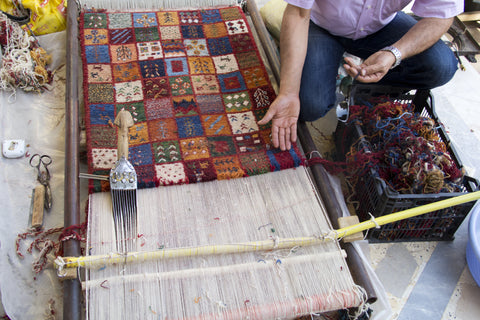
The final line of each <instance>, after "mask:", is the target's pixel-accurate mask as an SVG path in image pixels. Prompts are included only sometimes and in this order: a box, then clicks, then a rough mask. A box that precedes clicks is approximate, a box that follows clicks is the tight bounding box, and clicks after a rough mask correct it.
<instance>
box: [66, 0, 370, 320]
mask: <svg viewBox="0 0 480 320" xmlns="http://www.w3.org/2000/svg"><path fill="white" fill-rule="evenodd" d="M243 9H244V11H245V12H246V14H247V16H249V17H250V18H251V20H252V23H253V26H252V27H253V28H254V29H255V31H256V33H257V34H258V37H259V39H260V42H261V44H260V45H261V46H262V47H263V49H264V51H265V53H266V56H267V59H268V63H269V65H270V67H271V70H272V73H273V75H274V77H275V78H276V80H277V81H278V82H279V79H280V59H279V57H278V53H277V49H276V46H275V44H274V43H273V41H272V39H271V38H270V37H269V33H268V31H267V29H266V27H265V25H264V24H263V20H262V18H261V16H260V13H259V11H258V8H257V6H256V3H255V0H247V1H246V5H245V6H244V8H243ZM78 12H79V8H78V5H77V2H76V1H70V2H69V5H68V7H67V41H66V64H67V75H66V91H65V128H66V129H65V186H64V189H65V195H64V226H65V227H69V226H72V225H79V224H80V223H81V212H80V211H81V210H80V207H81V206H80V200H81V199H80V181H79V174H80V165H79V152H80V147H79V145H80V131H81V130H80V115H79V110H80V109H79V108H80V107H81V106H80V103H79V97H80V94H79V92H80V90H79V85H78V79H79V77H80V76H81V75H80V74H79V72H78V66H79V65H81V59H80V56H79V49H80V46H79V41H78ZM298 137H299V141H300V144H301V146H302V148H303V150H304V152H305V153H306V154H311V155H312V157H320V155H319V154H318V152H313V151H316V150H317V149H316V146H315V144H314V142H313V139H312V137H311V135H310V132H309V131H308V128H307V125H306V123H299V125H298ZM310 171H311V175H312V178H313V181H314V183H315V186H316V188H317V191H318V192H319V194H320V196H321V198H322V201H323V203H324V205H325V208H326V211H327V213H328V216H329V219H330V222H331V224H332V226H333V228H334V229H338V228H339V225H338V218H339V217H341V216H342V209H341V207H340V204H339V203H338V200H337V199H336V198H335V196H334V195H333V194H332V192H331V190H332V186H331V184H330V180H329V177H328V174H327V172H326V171H325V169H324V168H323V166H322V165H320V164H316V165H313V166H311V167H310ZM341 247H342V249H344V250H345V251H346V253H347V264H348V267H349V269H350V272H351V275H352V277H353V280H354V281H355V283H356V284H358V285H359V286H361V287H362V288H364V289H365V291H366V293H367V302H368V303H373V302H375V301H376V299H377V298H376V293H375V290H374V288H373V285H372V283H371V280H370V278H369V276H368V273H367V271H366V268H365V266H364V265H363V261H362V259H361V258H360V256H359V255H358V253H357V252H356V250H355V248H354V247H353V245H352V244H351V243H344V242H341ZM64 254H65V256H80V255H81V252H80V243H79V241H78V240H74V239H70V240H67V241H65V242H64ZM81 290H82V288H81V284H80V282H79V281H78V279H67V280H64V281H63V291H64V295H63V297H64V298H63V318H64V319H71V320H77V319H82V308H81V298H82V291H81Z"/></svg>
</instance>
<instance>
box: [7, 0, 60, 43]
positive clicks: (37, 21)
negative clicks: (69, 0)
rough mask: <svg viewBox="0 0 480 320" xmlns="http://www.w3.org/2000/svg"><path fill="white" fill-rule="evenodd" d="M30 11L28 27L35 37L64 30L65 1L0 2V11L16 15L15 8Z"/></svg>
mask: <svg viewBox="0 0 480 320" xmlns="http://www.w3.org/2000/svg"><path fill="white" fill-rule="evenodd" d="M19 7H20V8H21V7H23V8H24V9H30V12H31V15H30V22H29V23H28V26H29V28H30V30H31V31H32V32H33V33H34V34H35V35H42V34H47V33H53V32H58V31H62V30H65V28H66V19H65V15H66V0H0V10H2V11H5V12H7V13H10V14H14V15H15V14H18V12H17V10H16V9H17V8H19Z"/></svg>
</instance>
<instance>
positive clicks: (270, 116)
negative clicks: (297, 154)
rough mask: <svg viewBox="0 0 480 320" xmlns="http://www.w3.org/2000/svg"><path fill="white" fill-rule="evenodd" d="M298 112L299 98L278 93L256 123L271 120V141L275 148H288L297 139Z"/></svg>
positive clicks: (263, 123) (264, 122) (261, 123)
mask: <svg viewBox="0 0 480 320" xmlns="http://www.w3.org/2000/svg"><path fill="white" fill-rule="evenodd" d="M299 113H300V100H299V98H298V96H295V95H278V96H277V98H276V99H275V100H274V101H273V103H272V104H271V105H270V108H269V109H268V111H267V113H266V114H265V116H264V117H263V119H262V120H260V121H258V124H260V125H265V124H267V123H268V122H269V121H270V120H271V121H272V143H273V146H274V147H275V148H280V149H281V150H290V148H291V147H292V143H293V142H295V141H297V120H298V115H299Z"/></svg>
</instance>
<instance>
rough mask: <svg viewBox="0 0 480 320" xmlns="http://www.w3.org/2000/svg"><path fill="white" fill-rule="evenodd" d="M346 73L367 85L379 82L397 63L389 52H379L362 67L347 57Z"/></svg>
mask: <svg viewBox="0 0 480 320" xmlns="http://www.w3.org/2000/svg"><path fill="white" fill-rule="evenodd" d="M345 62H346V64H344V65H343V67H344V68H345V71H347V73H348V74H349V75H350V76H351V77H352V78H355V79H356V80H358V81H360V82H365V83H372V82H378V81H380V79H382V78H383V77H384V76H385V75H386V74H387V72H388V70H390V68H391V67H392V66H393V64H394V63H395V56H394V55H393V53H391V52H389V51H378V52H375V53H374V54H372V55H371V56H370V57H368V59H367V60H365V61H364V62H363V63H362V64H361V65H359V66H357V65H355V62H354V61H353V59H351V58H348V57H346V58H345Z"/></svg>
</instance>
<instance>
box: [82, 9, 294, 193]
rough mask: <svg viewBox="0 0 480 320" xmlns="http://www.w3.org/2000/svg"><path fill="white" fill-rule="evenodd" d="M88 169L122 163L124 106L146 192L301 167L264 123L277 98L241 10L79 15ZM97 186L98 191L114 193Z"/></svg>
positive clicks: (102, 169)
mask: <svg viewBox="0 0 480 320" xmlns="http://www.w3.org/2000/svg"><path fill="white" fill-rule="evenodd" d="M80 25H81V28H80V36H81V44H82V46H81V48H82V59H83V76H84V86H83V87H84V98H85V111H86V112H85V114H86V127H87V150H88V151H87V154H88V165H89V172H90V173H95V174H102V175H105V174H108V172H109V170H110V169H111V168H112V167H113V165H114V163H115V161H116V160H117V153H116V147H117V146H116V144H117V142H116V141H117V128H116V127H115V125H113V121H114V119H115V115H116V113H117V112H118V111H119V110H121V109H126V110H128V111H130V112H131V114H132V115H133V118H134V122H135V124H134V126H133V127H131V128H130V129H129V136H130V137H129V141H130V144H129V161H130V162H131V163H132V164H133V165H134V167H135V169H136V171H137V175H138V179H139V188H145V187H155V186H159V185H170V184H182V183H194V182H200V181H209V180H213V179H231V178H238V177H245V176H250V175H256V174H262V173H266V172H271V171H276V170H281V169H286V168H292V167H296V166H299V165H301V164H302V163H303V158H302V156H301V154H300V152H299V150H298V148H297V147H296V146H294V147H293V148H292V149H291V150H290V151H280V150H278V149H273V148H270V145H269V143H270V126H259V125H258V124H257V121H258V120H259V119H261V118H262V117H263V115H264V114H265V112H266V111H267V109H268V107H269V106H270V104H271V102H272V101H273V100H274V98H275V92H274V90H273V89H272V86H271V83H270V80H269V78H268V74H267V72H266V70H265V67H264V65H263V62H262V60H261V58H260V55H259V52H258V48H257V47H256V44H255V42H254V40H253V36H252V34H251V30H250V29H249V26H248V24H247V21H246V18H245V16H244V14H243V12H242V10H241V9H240V8H239V7H226V8H215V9H205V10H190V11H173V10H170V11H157V12H116V11H115V12H113V11H112V12H109V11H105V10H101V11H98V10H97V11H85V12H83V13H82V14H81V20H80ZM107 189H108V183H104V184H102V182H99V181H94V182H92V183H91V185H90V190H91V191H101V190H107Z"/></svg>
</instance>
